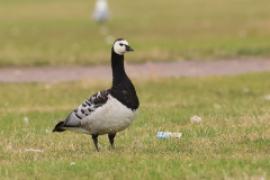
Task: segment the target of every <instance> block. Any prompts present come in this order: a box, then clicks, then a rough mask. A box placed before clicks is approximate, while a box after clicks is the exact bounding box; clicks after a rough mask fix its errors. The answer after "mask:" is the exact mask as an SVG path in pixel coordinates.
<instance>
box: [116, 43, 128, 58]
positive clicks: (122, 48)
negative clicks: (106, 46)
mask: <svg viewBox="0 0 270 180" xmlns="http://www.w3.org/2000/svg"><path fill="white" fill-rule="evenodd" d="M120 44H124V45H128V42H127V41H126V40H121V41H117V42H115V43H114V45H113V49H114V52H115V53H116V54H119V55H123V54H124V53H125V52H126V47H125V46H124V45H122V46H120Z"/></svg>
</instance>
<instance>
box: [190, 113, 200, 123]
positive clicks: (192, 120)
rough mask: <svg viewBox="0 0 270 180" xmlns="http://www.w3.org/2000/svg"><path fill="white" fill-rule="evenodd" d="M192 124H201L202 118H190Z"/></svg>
mask: <svg viewBox="0 0 270 180" xmlns="http://www.w3.org/2000/svg"><path fill="white" fill-rule="evenodd" d="M190 122H191V123H194V124H195V123H201V122H202V118H201V117H200V116H197V115H195V116H192V117H191V118H190Z"/></svg>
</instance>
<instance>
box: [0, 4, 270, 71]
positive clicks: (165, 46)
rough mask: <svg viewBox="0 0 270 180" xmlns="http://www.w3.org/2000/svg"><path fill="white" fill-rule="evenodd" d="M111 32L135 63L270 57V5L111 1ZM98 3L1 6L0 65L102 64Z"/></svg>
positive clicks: (106, 48) (106, 55)
mask: <svg viewBox="0 0 270 180" xmlns="http://www.w3.org/2000/svg"><path fill="white" fill-rule="evenodd" d="M109 3H110V8H111V12H112V19H111V21H110V22H109V23H108V26H107V28H108V29H109V32H110V33H111V34H112V35H114V36H115V37H125V38H127V39H128V40H129V42H130V43H131V44H132V45H133V46H134V48H135V49H136V50H137V51H136V53H132V54H130V56H129V59H131V61H133V62H145V61H150V60H151V61H161V60H167V61H170V60H178V59H209V58H210V59H216V58H232V57H242V56H244V57H245V56H253V57H262V56H267V57H269V55H270V23H269V22H270V11H269V7H270V1H269V0H259V1H254V0H226V1H225V0H222V1H221V0H220V1H216V0H204V1H201V0H181V1H179V0H171V1H169V2H167V1H164V0H148V1H143V0H137V1H132V2H129V1H125V0H117V1H116V0H112V1H109ZM93 6H94V1H85V0H76V1H73V0H54V1H52V0H9V1H7V0H0V39H1V43H0V66H7V65H24V66H27V65H36V66H38V65H68V64H70V65H73V64H81V65H85V64H100V63H105V62H107V60H108V59H109V56H110V53H109V49H110V45H107V44H106V43H105V41H104V37H103V35H102V34H101V33H100V27H99V26H98V25H97V24H95V23H94V22H93V21H92V20H90V15H91V13H92V11H93Z"/></svg>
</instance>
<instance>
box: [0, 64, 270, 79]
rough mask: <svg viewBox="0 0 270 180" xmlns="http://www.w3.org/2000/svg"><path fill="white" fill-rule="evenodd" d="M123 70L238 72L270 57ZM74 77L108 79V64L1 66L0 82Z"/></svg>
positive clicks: (141, 74) (260, 67)
mask: <svg viewBox="0 0 270 180" xmlns="http://www.w3.org/2000/svg"><path fill="white" fill-rule="evenodd" d="M126 71H127V72H128V74H129V76H130V77H131V78H134V79H141V78H143V79H150V78H161V77H183V76H185V77H203V76H221V75H237V74H243V73H251V72H264V71H270V59H248V60H242V59H241V60H239V59H235V60H219V61H176V62H169V63H168V62H160V63H150V62H149V63H145V64H126ZM76 80H88V81H92V80H93V81H97V80H105V81H107V80H111V69H110V66H109V65H100V66H91V67H89V66H88V67H78V66H77V67H12V68H0V82H48V83H50V82H51V83H55V82H63V81H76Z"/></svg>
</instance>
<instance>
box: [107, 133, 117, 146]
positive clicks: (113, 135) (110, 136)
mask: <svg viewBox="0 0 270 180" xmlns="http://www.w3.org/2000/svg"><path fill="white" fill-rule="evenodd" d="M115 135H116V133H109V134H108V138H109V141H110V144H111V147H112V148H114V138H115Z"/></svg>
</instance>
